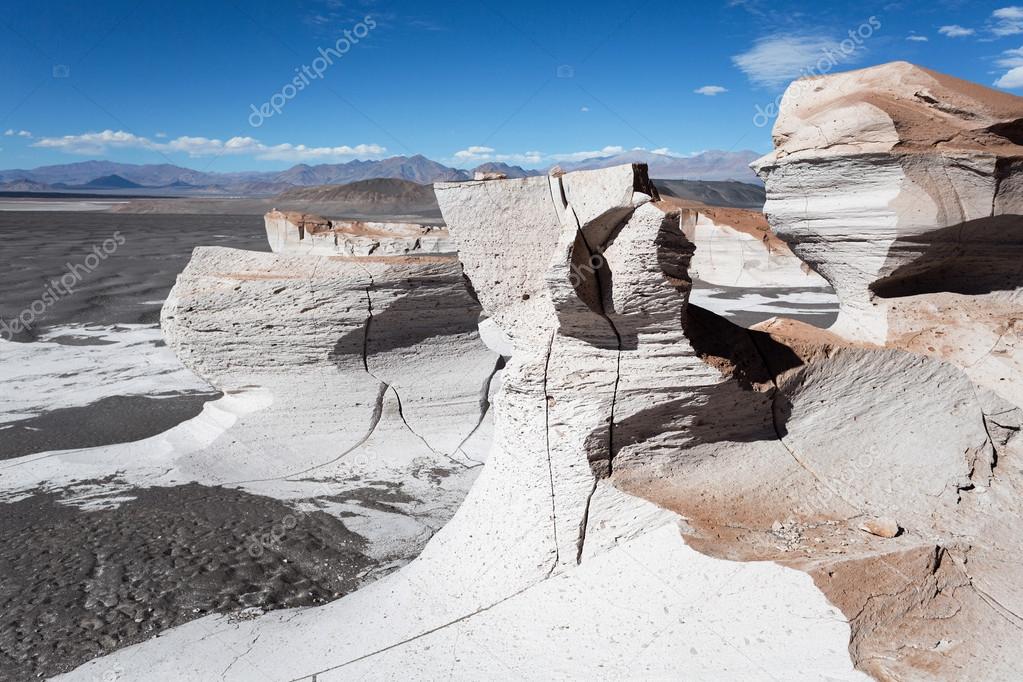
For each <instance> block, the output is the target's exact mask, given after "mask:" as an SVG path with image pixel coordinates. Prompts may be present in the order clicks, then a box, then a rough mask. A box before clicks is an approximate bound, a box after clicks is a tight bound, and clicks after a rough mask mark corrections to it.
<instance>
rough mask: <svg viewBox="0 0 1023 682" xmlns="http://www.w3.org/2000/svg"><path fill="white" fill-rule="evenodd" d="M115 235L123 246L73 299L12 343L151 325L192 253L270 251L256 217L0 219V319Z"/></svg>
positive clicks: (48, 215)
mask: <svg viewBox="0 0 1023 682" xmlns="http://www.w3.org/2000/svg"><path fill="white" fill-rule="evenodd" d="M115 232H119V233H120V235H121V237H122V238H123V239H124V243H123V244H122V245H120V246H118V247H117V249H116V251H114V253H113V254H112V255H110V256H108V257H107V258H106V259H105V260H102V261H101V262H100V263H99V266H98V267H97V268H96V269H95V270H93V271H92V272H89V273H88V274H83V275H82V278H81V281H80V282H79V283H78V284H77V285H76V286H75V287H74V294H73V295H70V296H62V297H60V299H59V300H58V301H57V302H56V304H55V305H52V306H50V307H48V308H47V309H46V311H45V312H43V313H42V314H41V315H40V316H39V317H38V319H37V320H36V321H35V325H34V329H33V330H31V331H28V332H25V333H22V334H20V335H19V336H17V337H15V338H14V339H13V340H15V341H32V340H34V339H35V338H36V337H37V336H38V334H39V332H40V331H42V330H45V329H46V328H48V327H54V326H58V325H64V324H74V323H77V324H99V325H113V324H138V323H141V324H154V325H155V324H159V321H160V308H161V307H162V306H163V300H164V299H165V298H166V297H167V293H168V292H169V291H170V289H171V287H172V286H174V280H175V279H176V278H177V276H178V274H179V273H180V272H181V271H182V270H183V269H184V268H185V265H186V264H187V263H188V260H189V258H191V255H192V250H193V249H194V248H195V247H197V246H227V247H232V248H237V249H246V250H249V251H269V250H270V247H269V245H268V243H267V240H266V231H265V229H264V227H263V218H262V216H257V215H246V216H238V215H215V216H214V215H122V214H115V213H88V212H82V213H70V212H58V211H53V212H50V211H46V212H43V211H40V212H5V211H0V244H3V256H4V263H3V267H2V268H0V319H2V320H10V319H12V318H15V317H17V316H18V315H19V314H20V313H21V312H22V311H23V310H25V309H26V308H27V307H28V306H29V305H30V304H31V303H32V302H33V301H36V300H38V299H40V298H41V297H42V296H43V292H44V290H45V289H46V287H47V285H48V284H49V283H50V281H51V280H53V279H59V278H60V277H61V276H62V275H64V274H65V273H67V272H68V270H67V264H69V263H70V264H71V265H72V266H77V265H80V264H83V263H84V262H85V258H86V256H87V255H88V254H89V253H91V252H92V248H93V247H94V246H99V247H100V248H101V251H102V245H103V243H104V241H106V240H108V239H111V238H113V235H114V233H115ZM82 272H83V271H82V270H79V273H82ZM0 359H2V358H0Z"/></svg>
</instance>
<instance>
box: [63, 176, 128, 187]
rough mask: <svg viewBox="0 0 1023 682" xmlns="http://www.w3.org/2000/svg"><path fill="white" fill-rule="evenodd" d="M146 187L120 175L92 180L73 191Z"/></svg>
mask: <svg viewBox="0 0 1023 682" xmlns="http://www.w3.org/2000/svg"><path fill="white" fill-rule="evenodd" d="M144 186H145V185H140V184H139V183H137V182H132V181H131V180H128V179H127V178H122V177H121V176H120V175H104V176H102V177H99V178H95V179H94V180H90V181H89V182H87V183H85V184H84V185H76V186H74V187H73V189H138V188H140V187H144Z"/></svg>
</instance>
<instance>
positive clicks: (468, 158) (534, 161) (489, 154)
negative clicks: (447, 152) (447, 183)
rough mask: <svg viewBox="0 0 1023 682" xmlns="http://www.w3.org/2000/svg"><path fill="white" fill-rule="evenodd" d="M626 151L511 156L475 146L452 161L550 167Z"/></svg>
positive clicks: (614, 148) (608, 149)
mask: <svg viewBox="0 0 1023 682" xmlns="http://www.w3.org/2000/svg"><path fill="white" fill-rule="evenodd" d="M624 151H625V147H621V146H618V145H608V146H607V147H604V148H603V149H590V150H585V151H579V152H568V153H560V154H548V153H545V152H540V151H530V152H523V153H513V154H509V153H501V152H498V151H497V150H496V149H494V148H492V147H482V146H473V147H467V148H465V149H462V150H459V151H457V152H455V153H454V154H453V155H452V157H451V159H450V160H451V162H452V163H455V164H469V163H475V164H481V163H487V162H500V163H508V164H515V165H524V166H531V167H539V166H544V165H548V166H549V165H553V164H555V163H561V162H564V161H583V160H585V159H592V158H594V157H598V156H613V155H615V154H621V153H623V152H624Z"/></svg>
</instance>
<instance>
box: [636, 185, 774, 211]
mask: <svg viewBox="0 0 1023 682" xmlns="http://www.w3.org/2000/svg"><path fill="white" fill-rule="evenodd" d="M654 185H656V186H657V191H658V192H660V193H661V194H662V195H664V196H669V197H675V198H677V199H683V200H685V201H694V202H697V203H701V204H706V205H708V206H727V207H730V208H752V209H756V210H758V211H760V210H763V208H764V202H765V201H767V193H766V192H765V191H764V187H763V185H751V184H749V183H746V182H733V181H712V180H654Z"/></svg>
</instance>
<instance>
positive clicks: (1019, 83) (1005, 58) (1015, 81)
mask: <svg viewBox="0 0 1023 682" xmlns="http://www.w3.org/2000/svg"><path fill="white" fill-rule="evenodd" d="M995 63H996V64H998V66H1001V67H1003V68H1006V69H1008V71H1007V72H1006V73H1004V74H1002V76H1001V78H999V79H998V80H997V81H995V85H996V86H997V87H999V88H1008V89H1015V88H1023V47H1020V48H1017V49H1015V50H1006V51H1005V52H1003V53H1002V56H1001V58H1000V59H999V60H998V61H997V62H995Z"/></svg>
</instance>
